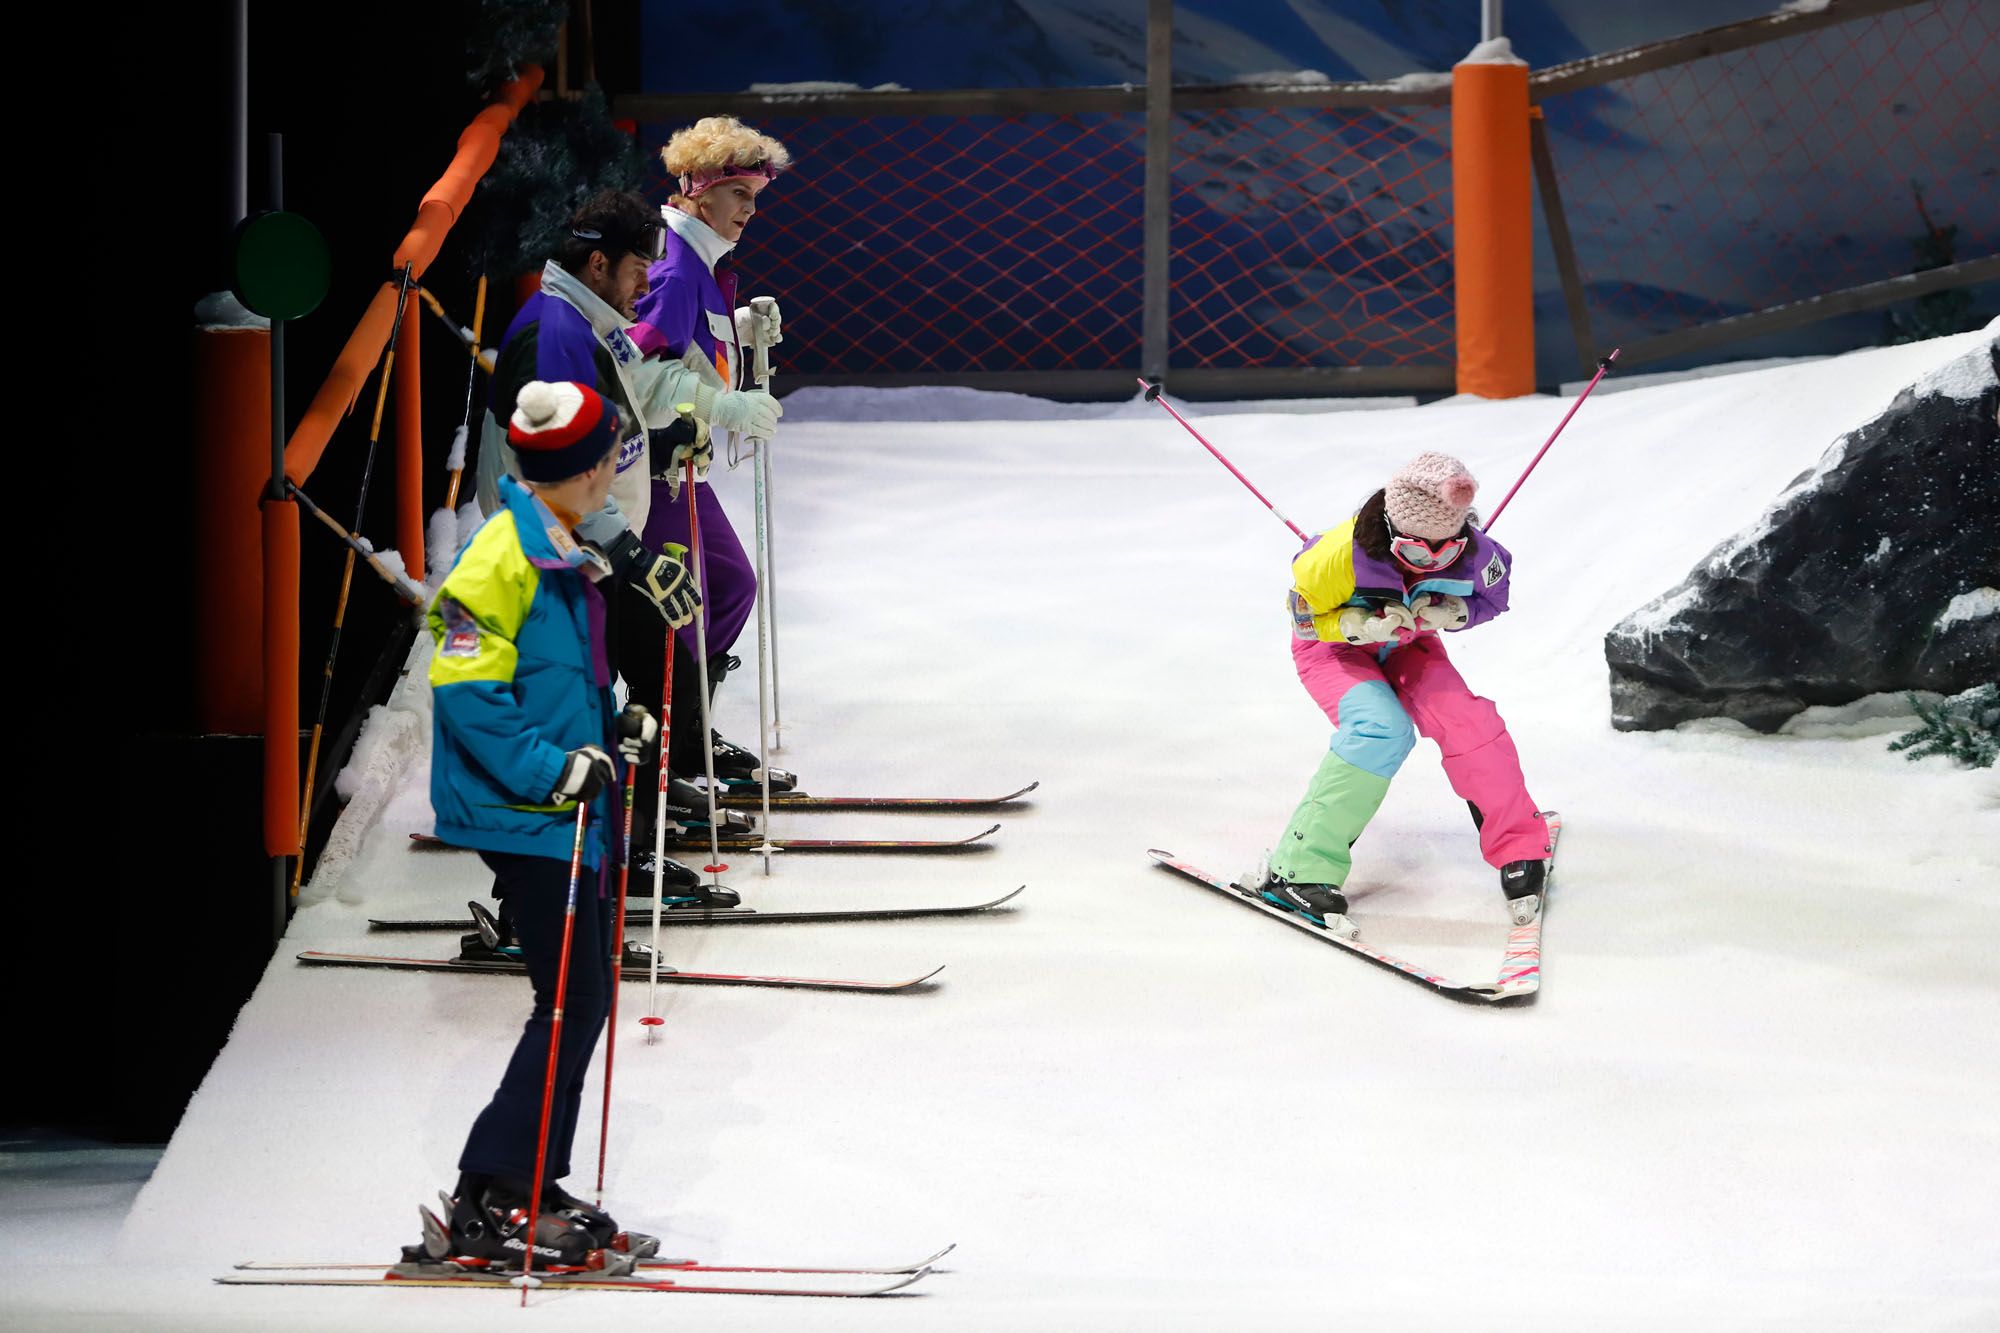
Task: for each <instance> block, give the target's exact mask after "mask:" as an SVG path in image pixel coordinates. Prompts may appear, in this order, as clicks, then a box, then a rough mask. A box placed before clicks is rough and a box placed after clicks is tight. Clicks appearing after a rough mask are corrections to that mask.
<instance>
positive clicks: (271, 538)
mask: <svg viewBox="0 0 2000 1333" xmlns="http://www.w3.org/2000/svg"><path fill="white" fill-rule="evenodd" d="M263 656H264V851H265V854H266V855H269V856H297V855H298V854H299V850H300V848H299V507H298V505H297V504H295V503H293V502H292V501H290V500H268V499H267V500H265V501H264V655H263Z"/></svg>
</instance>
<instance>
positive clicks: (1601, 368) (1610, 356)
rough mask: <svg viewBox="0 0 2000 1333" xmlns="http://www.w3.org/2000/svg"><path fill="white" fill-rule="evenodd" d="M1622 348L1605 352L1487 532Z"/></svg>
mask: <svg viewBox="0 0 2000 1333" xmlns="http://www.w3.org/2000/svg"><path fill="white" fill-rule="evenodd" d="M1620 350H1621V349H1619V348H1616V347H1614V348H1612V349H1611V350H1610V351H1609V352H1608V353H1606V354H1605V357H1604V359H1603V360H1602V361H1599V362H1598V363H1597V373H1596V374H1595V375H1592V376H1591V377H1590V383H1588V384H1586V385H1584V386H1583V392H1582V393H1580V394H1578V395H1577V396H1576V401H1575V402H1573V403H1571V404H1570V405H1569V411H1567V412H1565V413H1563V419H1562V420H1561V421H1558V422H1557V423H1556V428H1555V430H1554V431H1552V432H1551V433H1550V434H1549V438H1548V442H1547V443H1546V444H1544V445H1542V447H1541V450H1540V452H1538V453H1537V454H1536V455H1535V456H1534V457H1533V458H1532V459H1530V460H1528V466H1527V468H1526V470H1525V471H1523V472H1522V473H1521V477H1520V480H1519V481H1516V482H1515V483H1514V485H1513V487H1512V489H1510V490H1509V491H1508V492H1507V493H1506V494H1505V495H1503V496H1501V497H1500V503H1499V504H1498V505H1496V506H1494V509H1493V516H1492V517H1491V518H1489V519H1487V520H1486V527H1485V528H1484V529H1483V531H1486V532H1491V531H1493V525H1494V524H1495V523H1498V522H1499V521H1500V512H1501V511H1502V510H1504V509H1505V508H1506V507H1507V502H1508V501H1509V500H1511V499H1513V498H1514V492H1515V491H1518V490H1520V489H1521V482H1523V481H1526V480H1527V479H1528V473H1529V472H1533V471H1534V470H1535V464H1537V463H1539V462H1541V461H1542V454H1545V453H1547V452H1548V451H1549V445H1552V444H1554V443H1555V442H1556V436H1558V435H1560V434H1562V433H1563V427H1564V426H1567V425H1568V424H1569V419H1570V418H1571V417H1573V416H1575V415H1576V409H1577V408H1579V407H1582V406H1583V400H1584V399H1586V398H1588V397H1590V391H1591V390H1592V389H1595V388H1596V387H1597V382H1598V381H1599V380H1601V379H1603V378H1604V372H1605V371H1607V370H1610V369H1611V363H1612V362H1613V361H1616V360H1617V359H1618V353H1619V351H1620Z"/></svg>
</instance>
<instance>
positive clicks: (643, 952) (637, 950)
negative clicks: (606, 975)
mask: <svg viewBox="0 0 2000 1333" xmlns="http://www.w3.org/2000/svg"><path fill="white" fill-rule="evenodd" d="M618 966H619V969H620V970H621V971H626V972H650V971H652V967H653V947H652V946H651V945H649V944H641V943H639V941H637V940H626V941H625V946H624V948H622V949H620V950H619V951H618ZM677 970H678V969H677V968H672V967H668V966H667V965H666V964H665V963H661V964H660V975H661V976H663V977H665V976H672V975H673V974H674V972H676V971H677Z"/></svg>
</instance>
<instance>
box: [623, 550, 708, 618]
mask: <svg viewBox="0 0 2000 1333" xmlns="http://www.w3.org/2000/svg"><path fill="white" fill-rule="evenodd" d="M671 549H673V550H675V551H682V550H683V548H680V547H674V548H671ZM603 551H604V558H605V560H606V561H608V562H609V563H610V565H611V572H612V573H613V574H614V575H616V576H617V577H619V578H621V579H623V580H624V581H625V582H627V583H629V584H631V585H632V586H633V587H635V588H637V589H638V590H639V591H640V592H642V593H644V594H646V597H647V599H648V600H650V601H651V602H652V603H653V605H654V606H657V607H659V608H660V614H661V615H663V616H665V617H666V620H667V623H668V624H669V625H671V626H673V627H674V628H675V629H679V628H680V627H681V626H683V625H685V624H687V623H688V622H689V621H690V620H693V619H694V613H695V608H696V607H698V606H700V605H701V594H700V593H698V592H696V591H695V590H694V579H693V577H692V576H691V575H689V573H688V568H687V566H686V565H684V564H682V563H681V562H680V560H679V559H678V558H677V557H676V556H673V555H660V554H657V553H655V552H653V551H649V550H647V549H646V546H645V544H644V543H643V542H641V541H640V540H639V538H638V536H637V534H635V533H634V532H633V531H632V529H630V528H626V529H625V530H624V531H622V532H620V533H619V534H618V535H617V536H616V537H615V538H613V539H612V541H611V544H610V545H609V546H606V547H604V548H603ZM683 553H685V552H684V551H683Z"/></svg>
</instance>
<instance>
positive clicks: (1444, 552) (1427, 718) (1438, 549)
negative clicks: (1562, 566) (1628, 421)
mask: <svg viewBox="0 0 2000 1333" xmlns="http://www.w3.org/2000/svg"><path fill="white" fill-rule="evenodd" d="M1477 488H1478V483H1477V482H1475V481H1474V480H1473V478H1472V475H1471V473H1469V472H1467V471H1466V469H1465V465H1464V464H1463V463H1461V462H1459V461H1458V460H1457V459H1455V458H1451V457H1449V456H1447V455H1445V454H1436V453H1425V454H1419V455H1418V456H1417V457H1416V458H1414V459H1412V460H1411V461H1410V462H1409V463H1408V464H1406V465H1405V466H1404V467H1403V468H1402V470H1401V471H1399V472H1397V473H1396V475H1395V476H1393V477H1391V478H1390V480H1389V484H1388V486H1386V487H1385V488H1383V489H1382V490H1379V491H1376V492H1375V494H1373V495H1372V496H1370V497H1369V498H1368V501H1367V503H1365V504H1363V505H1362V506H1361V509H1360V511H1359V512H1358V513H1356V514H1355V515H1354V517H1353V518H1351V519H1349V520H1348V521H1347V522H1345V523H1343V524H1341V525H1340V526H1339V527H1337V528H1333V529H1331V530H1330V531H1327V532H1323V533H1321V534H1320V535H1319V536H1317V537H1315V538H1313V539H1312V541H1311V542H1309V543H1307V545H1306V548H1305V549H1304V550H1303V551H1301V552H1300V553H1299V554H1298V556H1297V557H1296V558H1294V559H1293V561H1292V579H1293V587H1292V592H1291V610H1292V634H1293V639H1292V661H1293V663H1294V665H1296V667H1297V668H1298V673H1299V679H1300V681H1302V682H1303V683H1304V685H1305V687H1306V692H1307V693H1308V694H1310V695H1312V697H1313V701H1314V702H1315V703H1317V704H1318V705H1319V706H1320V708H1321V709H1323V710H1324V711H1325V713H1326V715H1327V717H1328V718H1329V719H1331V720H1332V722H1333V726H1334V731H1333V743H1332V747H1331V749H1330V750H1329V751H1328V753H1327V756H1326V758H1325V759H1323V760H1321V761H1320V766H1319V771H1318V772H1316V773H1314V774H1313V779H1312V783H1311V785H1310V786H1309V787H1308V788H1307V789H1306V795H1305V799H1304V800H1302V801H1300V802H1299V807H1298V809H1297V810H1295V811H1293V813H1292V818H1291V822H1290V823H1289V824H1287V825H1286V826H1285V831H1284V834H1283V836H1282V837H1281V838H1280V839H1279V843H1278V846H1277V848H1276V850H1275V851H1273V852H1272V853H1271V857H1270V861H1269V866H1268V870H1267V871H1265V872H1264V873H1262V874H1260V875H1257V876H1253V880H1254V881H1256V882H1254V883H1253V885H1252V887H1255V888H1257V889H1258V891H1259V892H1261V893H1262V894H1263V896H1264V897H1265V898H1266V899H1267V900H1269V901H1271V902H1273V903H1276V904H1278V905H1279V906H1281V907H1286V908H1289V909H1291V910H1292V911H1294V912H1297V913H1299V914H1300V915H1301V916H1304V917H1306V918H1308V919H1310V920H1312V921H1315V922H1318V923H1319V924H1321V925H1323V926H1326V927H1328V928H1329V929H1332V930H1334V931H1337V932H1338V933H1340V934H1344V935H1352V934H1354V927H1353V925H1352V924H1351V923H1350V922H1349V921H1348V920H1347V897H1346V895H1345V894H1344V893H1342V892H1341V885H1343V884H1345V883H1346V882H1347V874H1348V871H1349V869H1350V868H1351V867H1352V865H1353V857H1352V856H1351V855H1350V854H1349V848H1350V847H1351V846H1352V845H1353V843H1354V840H1355V839H1356V838H1358V837H1360V836H1361V831H1362V830H1363V829H1364V828H1366V827H1367V826H1368V821H1369V820H1370V819H1372V818H1374V816H1375V812H1376V810H1378V809H1380V808H1381V805H1382V798H1383V797H1384V796H1386V795H1387V794H1388V792H1389V780H1390V779H1391V778H1393V777H1394V776H1395V775H1396V770H1397V769H1399V768H1401V767H1402V764H1403V760H1404V759H1405V758H1406V757H1407V756H1408V755H1409V753H1410V747H1411V746H1412V745H1414V744H1415V743H1416V737H1417V735H1418V734H1419V733H1421V734H1422V735H1424V736H1427V737H1429V738H1430V739H1431V740H1433V741H1436V742H1437V745H1438V749H1439V750H1440V751H1441V752H1442V754H1443V758H1444V771H1445V776H1446V777H1447V778H1449V779H1450V781H1451V787H1452V790H1453V791H1455V792H1457V793H1458V794H1459V795H1460V796H1462V797H1464V798H1465V801H1466V803H1467V804H1469V805H1470V806H1471V807H1472V818H1473V822H1474V823H1475V824H1476V825H1477V826H1478V828H1479V850H1480V853H1481V855H1483V856H1484V857H1485V858H1486V861H1487V863H1488V864H1489V865H1493V866H1495V867H1497V868H1498V869H1499V870H1500V887H1501V890H1502V891H1503V892H1504V893H1505V894H1506V895H1507V898H1508V901H1509V904H1510V907H1511V909H1512V912H1513V915H1514V919H1515V921H1516V923H1517V924H1520V923H1523V922H1525V921H1527V920H1530V919H1532V918H1533V914H1534V912H1535V910H1536V908H1537V907H1538V906H1539V903H1540V897H1539V895H1540V893H1541V889H1542V879H1543V875H1544V873H1545V870H1546V863H1545V861H1544V859H1543V858H1545V857H1546V856H1547V855H1548V843H1549V838H1548V829H1547V827H1546V826H1545V825H1544V823H1543V821H1542V817H1541V815H1540V814H1538V813H1537V811H1536V807H1535V803H1534V801H1533V800H1532V799H1530V797H1529V796H1528V789H1527V784H1526V782H1525V781H1524V780H1523V778H1522V776H1521V760H1520V756H1519V755H1517V754H1516V753H1515V750H1514V740H1513V738H1512V737H1511V736H1509V735H1508V734H1507V724H1506V723H1505V722H1503V721H1502V720H1501V718H1500V712H1499V710H1498V709H1496V708H1495V707H1494V706H1493V703H1492V701H1491V700H1488V699H1483V698H1481V697H1480V696H1478V695H1476V694H1474V693H1473V692H1472V691H1471V689H1469V688H1468V687H1467V686H1466V683H1465V681H1464V679H1463V678H1462V677H1460V676H1459V674H1458V670H1457V668H1455V667H1453V666H1452V664H1451V659H1450V658H1449V657H1447V656H1446V655H1445V650H1444V642H1443V640H1442V639H1440V638H1439V637H1438V632H1439V631H1440V630H1462V629H1467V628H1469V627H1471V626H1473V625H1479V624H1483V623H1485V622H1486V621H1488V620H1491V619H1492V618H1493V617H1495V616H1497V615H1499V614H1500V613H1501V612H1502V611H1505V610H1506V609H1507V584H1508V577H1509V570H1510V566H1511V564H1512V562H1513V557H1512V556H1510V555H1509V554H1508V553H1507V549H1506V548H1505V547H1503V546H1501V545H1500V543H1498V542H1496V541H1494V540H1493V539H1492V538H1491V537H1489V536H1487V535H1486V534H1485V533H1484V532H1481V531H1480V530H1479V528H1478V527H1477V526H1476V525H1475V524H1474V523H1473V521H1472V519H1473V515H1472V513H1471V506H1472V497H1473V494H1474V492H1475V491H1476V490H1477Z"/></svg>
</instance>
